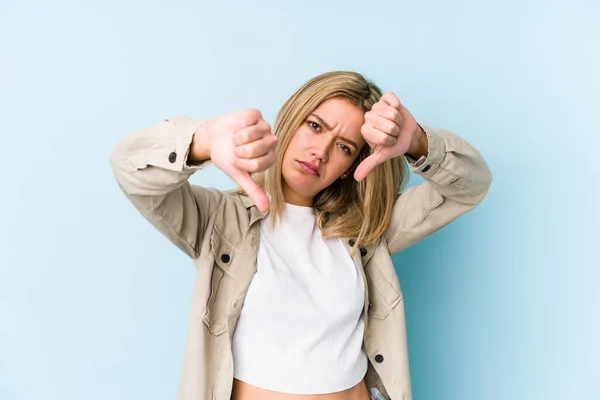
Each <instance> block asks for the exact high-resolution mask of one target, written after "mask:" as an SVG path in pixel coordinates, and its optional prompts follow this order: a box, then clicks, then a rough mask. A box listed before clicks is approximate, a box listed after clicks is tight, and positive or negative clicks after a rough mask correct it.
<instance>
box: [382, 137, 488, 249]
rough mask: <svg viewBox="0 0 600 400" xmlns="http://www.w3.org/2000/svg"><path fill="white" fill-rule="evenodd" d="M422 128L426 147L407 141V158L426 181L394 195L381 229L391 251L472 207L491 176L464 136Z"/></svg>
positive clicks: (480, 197)
mask: <svg viewBox="0 0 600 400" xmlns="http://www.w3.org/2000/svg"><path fill="white" fill-rule="evenodd" d="M422 127H423V129H424V131H425V133H426V135H427V136H426V137H427V141H426V143H427V151H426V152H424V151H423V149H422V145H416V146H411V149H410V150H409V152H408V154H412V155H413V156H414V157H411V156H410V155H408V154H407V155H406V158H407V159H408V161H409V162H410V163H411V165H412V167H413V172H415V173H417V174H419V175H420V176H422V177H423V178H424V179H425V182H423V183H422V184H421V185H419V186H415V187H411V188H409V189H407V190H406V191H405V192H404V193H402V194H401V195H400V196H399V197H398V199H397V200H396V203H395V205H394V210H393V212H392V219H391V221H390V225H389V226H388V228H387V230H386V232H385V233H384V235H385V238H386V240H387V242H388V248H389V251H390V253H391V254H393V253H396V252H398V251H401V250H403V249H405V248H407V247H409V246H411V245H413V244H415V243H416V242H418V241H420V240H422V239H424V238H425V237H427V236H428V235H430V234H432V233H433V232H435V231H437V230H438V229H440V228H442V227H443V226H445V225H447V224H448V223H450V222H452V221H453V220H454V219H456V218H457V217H459V216H460V215H463V214H465V213H466V212H468V211H470V210H472V209H473V208H475V207H476V206H477V205H478V204H479V203H480V202H481V200H483V198H484V197H485V195H486V193H487V191H488V189H489V187H490V184H491V181H492V175H491V172H490V170H489V168H488V166H487V164H486V162H485V160H484V159H483V158H482V156H481V154H480V153H479V152H478V151H477V150H476V149H475V148H474V147H473V146H471V145H470V144H469V143H467V142H466V141H465V140H464V139H462V138H460V137H458V136H456V135H455V134H453V133H452V132H449V131H446V130H443V129H434V128H430V127H426V126H422ZM421 143H423V142H421ZM413 147H414V150H413ZM425 154H426V155H425ZM416 157H420V158H419V159H418V160H415V158H416Z"/></svg>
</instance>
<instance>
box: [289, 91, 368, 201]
mask: <svg viewBox="0 0 600 400" xmlns="http://www.w3.org/2000/svg"><path fill="white" fill-rule="evenodd" d="M364 122H365V119H364V112H363V111H362V110H361V109H360V108H359V107H357V106H355V105H353V104H351V103H350V102H348V101H347V100H344V99H329V100H326V101H324V102H323V103H321V104H320V105H319V107H317V108H316V109H315V111H314V112H313V113H312V114H311V115H309V116H308V117H307V118H306V120H305V121H304V122H303V123H302V124H301V125H300V127H299V128H298V130H296V132H295V133H294V136H293V137H292V139H291V141H290V144H289V146H288V148H287V150H286V152H285V154H284V156H283V163H282V175H283V180H282V185H283V196H284V198H285V201H286V202H288V203H291V204H296V205H302V206H312V204H313V199H314V197H315V195H316V194H317V193H319V192H320V191H321V190H323V189H325V188H326V187H328V186H329V185H331V184H332V183H333V182H334V181H335V180H336V179H338V178H339V177H340V176H341V175H342V174H343V173H344V172H346V171H348V170H349V168H350V167H351V166H352V163H353V162H354V160H356V157H358V154H359V153H360V151H361V149H362V148H363V147H364V146H365V144H366V142H365V140H364V139H363V137H362V134H361V133H360V129H361V127H362V125H363V124H364ZM346 179H353V178H352V173H350V175H349V176H348V178H346Z"/></svg>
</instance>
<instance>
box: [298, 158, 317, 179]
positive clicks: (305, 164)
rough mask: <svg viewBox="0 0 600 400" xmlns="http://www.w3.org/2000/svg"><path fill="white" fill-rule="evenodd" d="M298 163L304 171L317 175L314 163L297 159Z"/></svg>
mask: <svg viewBox="0 0 600 400" xmlns="http://www.w3.org/2000/svg"><path fill="white" fill-rule="evenodd" d="M298 163H299V164H300V167H301V168H302V169H303V170H304V171H305V172H307V173H309V174H311V175H314V176H319V168H318V167H317V166H315V165H314V164H311V163H308V162H304V161H298Z"/></svg>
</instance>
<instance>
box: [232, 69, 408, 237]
mask: <svg viewBox="0 0 600 400" xmlns="http://www.w3.org/2000/svg"><path fill="white" fill-rule="evenodd" d="M381 96H382V92H381V90H380V89H379V88H378V87H377V86H376V85H375V84H374V83H372V82H370V81H368V80H367V79H365V78H364V77H363V76H362V75H360V74H358V73H356V72H351V71H333V72H327V73H324V74H321V75H319V76H317V77H315V78H313V79H311V80H309V81H308V82H306V83H305V84H304V85H303V86H302V87H300V89H298V90H297V91H296V92H295V93H294V94H293V95H292V96H291V97H290V98H289V99H288V100H287V101H286V103H285V104H284V105H283V107H282V108H281V110H280V111H279V113H278V114H277V118H276V119H275V125H274V128H273V133H274V134H275V135H276V136H277V139H278V143H277V149H276V152H277V161H276V162H275V163H274V164H273V165H272V166H271V167H270V168H269V169H267V170H266V171H264V172H261V173H257V174H253V179H254V180H255V181H256V183H257V184H258V185H259V186H260V187H261V188H263V190H265V192H266V193H267V194H268V195H269V197H270V203H271V206H270V211H271V215H270V218H271V222H272V223H273V224H276V223H277V220H279V219H281V218H282V217H283V210H284V203H285V200H284V198H283V189H282V170H281V166H282V161H283V155H284V154H285V151H286V150H287V147H288V145H289V143H290V140H291V138H292V136H293V135H294V133H295V132H296V130H297V129H298V128H299V127H300V125H301V124H302V123H303V122H304V121H305V119H306V118H307V117H308V116H309V115H310V114H311V113H312V112H313V111H314V110H315V109H316V108H317V107H318V106H319V105H320V104H321V103H322V102H323V101H325V100H328V99H332V98H338V99H345V100H347V101H349V102H350V103H351V104H353V105H355V106H357V107H359V108H361V109H362V110H363V111H364V112H367V111H369V110H370V109H371V107H373V105H374V104H375V103H376V102H377V101H379V99H380V98H381ZM370 154H371V149H370V147H369V145H365V146H364V147H363V149H362V150H361V152H360V153H359V155H358V157H357V158H356V160H355V162H354V164H353V165H352V167H351V170H350V171H351V172H350V176H349V177H348V178H346V179H337V180H336V181H334V182H333V183H332V184H331V185H329V186H328V187H327V188H325V189H323V190H322V191H321V192H319V193H318V194H317V195H316V196H315V198H314V201H313V208H314V209H315V211H316V213H317V224H318V226H319V228H320V230H321V232H322V236H323V237H324V238H335V237H350V238H354V241H355V247H354V248H355V249H357V248H359V246H367V245H372V244H374V243H376V242H377V241H378V240H379V238H380V237H381V235H382V234H383V232H384V231H385V229H386V227H387V226H388V224H389V222H390V218H391V215H392V209H393V207H394V203H395V200H396V199H397V197H398V194H399V193H400V190H402V189H403V188H404V186H405V185H406V183H407V182H408V176H409V172H408V166H407V163H406V161H405V160H404V157H396V158H393V159H390V160H388V161H386V162H384V163H382V164H380V165H379V166H377V167H376V168H374V169H373V170H372V171H371V172H369V174H368V175H367V177H366V178H365V179H363V180H362V181H361V182H357V181H355V180H354V179H353V178H352V172H353V171H354V169H355V168H356V166H358V165H359V164H360V162H361V161H362V160H364V159H365V158H366V157H368V156H369V155H370ZM237 192H238V193H243V191H242V190H241V189H238V190H237Z"/></svg>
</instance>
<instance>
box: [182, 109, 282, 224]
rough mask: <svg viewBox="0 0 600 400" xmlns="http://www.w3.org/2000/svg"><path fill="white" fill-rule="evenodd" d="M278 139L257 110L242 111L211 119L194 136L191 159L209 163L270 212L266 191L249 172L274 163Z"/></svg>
mask: <svg viewBox="0 0 600 400" xmlns="http://www.w3.org/2000/svg"><path fill="white" fill-rule="evenodd" d="M276 145H277V138H276V137H275V135H273V134H272V133H271V126H270V125H269V124H268V123H267V122H266V121H265V120H264V119H263V118H262V115H261V113H260V112H259V111H258V110H252V109H248V110H240V111H234V112H231V113H228V114H224V115H222V116H220V117H217V118H214V119H212V120H209V121H208V122H206V123H204V124H203V125H202V126H200V128H198V131H196V133H195V134H194V138H193V139H192V144H191V146H190V155H189V158H190V159H191V160H206V159H208V158H210V160H211V161H212V162H213V164H215V165H216V166H217V167H218V168H220V169H221V170H222V171H223V172H225V173H226V174H227V175H229V177H231V179H233V180H234V182H236V183H237V184H238V185H239V186H240V187H241V188H242V189H244V191H245V192H246V193H247V194H248V196H249V197H250V199H252V201H253V202H254V204H255V205H256V207H257V208H258V209H259V210H260V211H261V212H266V211H267V210H268V209H269V199H268V198H267V196H266V194H265V192H264V191H263V190H262V189H261V188H260V187H259V186H258V185H257V184H256V183H255V182H254V181H253V180H252V178H251V177H250V173H254V172H261V171H264V170H266V169H267V168H269V167H270V166H271V165H273V163H275V160H276V158H275V147H276Z"/></svg>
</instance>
